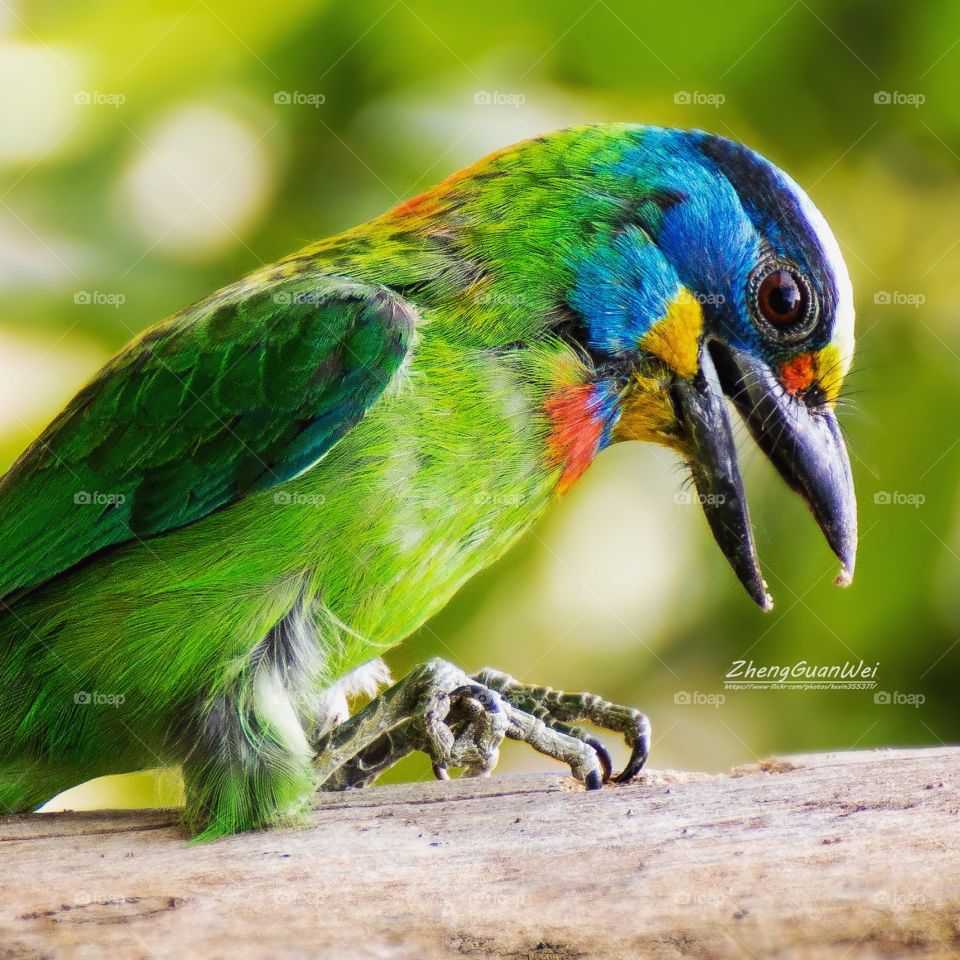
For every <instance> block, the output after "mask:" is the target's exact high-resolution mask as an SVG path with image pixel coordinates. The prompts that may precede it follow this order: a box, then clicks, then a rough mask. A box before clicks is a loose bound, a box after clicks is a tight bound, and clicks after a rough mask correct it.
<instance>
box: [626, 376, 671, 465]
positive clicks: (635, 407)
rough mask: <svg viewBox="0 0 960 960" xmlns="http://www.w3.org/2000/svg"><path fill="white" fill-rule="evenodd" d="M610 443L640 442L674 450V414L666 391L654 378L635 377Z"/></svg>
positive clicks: (664, 386)
mask: <svg viewBox="0 0 960 960" xmlns="http://www.w3.org/2000/svg"><path fill="white" fill-rule="evenodd" d="M613 439H614V441H617V440H641V441H643V442H645V443H659V444H663V445H664V446H668V447H674V448H677V445H678V442H679V438H678V436H677V433H676V414H675V412H674V409H673V404H672V403H671V402H670V395H669V394H668V393H667V387H666V385H665V384H664V383H662V382H661V381H660V380H657V379H655V378H653V377H645V376H642V375H639V374H638V375H637V376H636V377H635V378H634V381H633V383H632V384H631V385H630V392H629V393H628V394H627V396H626V397H625V398H624V400H623V402H622V403H621V408H620V419H619V420H618V421H617V425H616V426H615V427H614V428H613Z"/></svg>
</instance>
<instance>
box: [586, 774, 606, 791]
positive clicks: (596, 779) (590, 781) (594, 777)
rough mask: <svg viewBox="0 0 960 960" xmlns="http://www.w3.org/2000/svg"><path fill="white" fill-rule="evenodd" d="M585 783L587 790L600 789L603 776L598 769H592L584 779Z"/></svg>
mask: <svg viewBox="0 0 960 960" xmlns="http://www.w3.org/2000/svg"><path fill="white" fill-rule="evenodd" d="M583 785H584V787H586V789H587V790H599V789H600V788H601V787H602V786H603V778H602V777H601V776H600V773H599V772H598V771H596V770H591V771H590V772H589V773H588V774H587V776H586V779H585V780H584V781H583Z"/></svg>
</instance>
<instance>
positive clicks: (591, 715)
mask: <svg viewBox="0 0 960 960" xmlns="http://www.w3.org/2000/svg"><path fill="white" fill-rule="evenodd" d="M473 679H474V680H475V681H476V682H477V683H480V684H482V685H483V686H485V687H487V688H488V689H490V690H496V692H497V693H499V694H500V696H501V697H503V699H504V700H506V701H507V702H508V703H510V704H512V705H513V706H514V707H517V708H518V709H520V710H523V711H525V712H527V713H530V714H533V715H534V716H537V717H539V718H540V719H541V720H543V722H544V723H545V724H547V725H548V726H551V727H553V728H554V729H559V730H563V731H564V732H565V733H567V734H569V735H570V736H573V737H576V738H577V739H580V740H583V741H584V742H586V743H589V744H590V745H591V746H593V747H594V749H595V750H597V752H598V754H599V755H600V757H601V762H602V763H603V766H604V781H606V780H608V779H610V775H611V763H610V755H609V754H608V753H607V751H606V748H605V747H604V746H603V745H602V744H601V743H600V742H599V741H597V740H596V739H595V738H594V737H591V736H590V735H589V734H588V733H586V731H583V730H580V729H579V728H578V727H572V726H569V724H572V723H584V722H586V723H591V724H593V726H595V727H599V728H601V729H603V730H611V731H613V732H614V733H619V734H621V735H622V736H623V738H624V740H625V741H626V743H627V746H628V747H630V759H629V760H628V761H627V765H626V767H624V769H623V771H622V772H621V773H620V774H618V775H617V777H616V778H615V781H616V782H617V783H627V782H628V781H630V780H632V779H633V778H634V777H635V776H636V775H637V774H638V773H639V772H640V770H641V768H642V767H643V765H644V764H645V763H646V762H647V756H648V755H649V753H650V737H651V730H650V721H649V720H648V719H647V717H646V716H645V715H644V714H642V713H641V712H640V711H639V710H634V709H633V708H632V707H621V706H620V705H619V704H616V703H610V702H609V701H608V700H603V699H602V698H600V697H598V696H597V695H596V694H593V693H564V692H563V691H562V690H551V689H550V687H535V686H531V685H529V684H525V683H520V682H519V681H518V680H514V679H513V677H511V676H509V675H508V674H506V673H500V672H499V671H498V670H491V669H489V668H487V669H486V670H481V671H480V673H478V674H476V676H475V677H474V678H473Z"/></svg>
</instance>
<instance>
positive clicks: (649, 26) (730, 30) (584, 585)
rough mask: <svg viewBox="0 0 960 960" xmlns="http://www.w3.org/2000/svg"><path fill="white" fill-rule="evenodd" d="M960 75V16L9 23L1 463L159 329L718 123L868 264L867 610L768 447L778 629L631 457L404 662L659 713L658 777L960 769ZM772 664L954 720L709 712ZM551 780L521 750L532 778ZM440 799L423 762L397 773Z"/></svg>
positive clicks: (123, 789) (634, 7)
mask: <svg viewBox="0 0 960 960" xmlns="http://www.w3.org/2000/svg"><path fill="white" fill-rule="evenodd" d="M958 81H960V6H958V5H957V4H956V3H952V2H950V0H930V2H927V3H924V4H922V5H920V4H918V5H907V4H900V3H895V2H892V0H883V2H879V3H878V2H866V0H863V2H853V0H833V2H830V3H827V2H824V0H810V2H805V0H796V2H794V3H784V4H773V3H761V2H743V0H741V2H733V3H728V4H715V3H683V4H664V3H636V2H626V0H597V2H593V3H590V2H586V0H585V2H577V3H571V2H565V0H564V2H558V0H550V2H546V0H533V2H526V3H523V4H517V3H516V2H506V0H488V2H487V3H485V4H482V5H475V6H472V7H471V6H464V5H460V4H451V3H446V2H440V0H428V2H414V0H409V2H407V0H396V2H392V0H373V2H364V3H357V4H347V3H342V4H333V3H327V4H325V3H322V2H317V0H311V2H307V0H274V2H271V3H267V4H265V3H262V2H253V0H241V2H238V0H231V2H227V0H196V2H194V3H190V2H183V3H174V2H169V3H163V2H152V3H144V4H138V5H136V6H130V5H127V4H121V3H118V2H103V0H100V2H97V0H84V2H75V3H68V2H53V0H30V2H29V3H28V2H27V0H20V2H17V0H5V3H4V5H3V7H2V8H0V458H2V461H3V463H4V465H6V464H7V463H9V462H10V461H11V460H12V459H13V458H14V457H15V456H16V454H17V453H18V452H19V451H20V450H21V449H22V448H23V446H24V445H25V444H26V443H27V442H28V441H29V439H30V438H31V437H32V436H34V435H35V434H36V433H37V431H38V430H39V429H40V428H41V427H42V426H43V425H44V424H45V422H46V421H47V420H48V419H49V417H51V416H52V415H53V414H54V413H55V412H56V410H57V409H58V408H59V407H60V405H62V404H63V403H64V402H65V401H66V400H67V399H68V398H69V397H70V395H71V394H72V393H73V392H74V391H75V390H76V389H77V388H78V387H79V386H80V385H81V384H82V382H83V381H84V380H85V378H86V377H88V376H89V375H90V374H91V373H92V372H93V371H94V370H95V369H96V368H97V367H98V366H99V365H100V363H102V362H103V361H104V360H105V359H106V358H107V357H108V356H109V355H110V353H112V352H113V351H114V350H115V349H117V348H118V347H120V346H121V345H122V344H123V343H124V342H125V341H126V340H128V339H129V338H130V337H131V336H132V335H133V334H134V333H136V332H138V331H140V330H142V329H143V328H145V327H146V326H148V325H150V324H152V323H153V322H155V321H157V320H159V319H161V318H162V317H163V316H165V315H166V314H169V313H171V312H173V311H175V310H177V309H179V308H180V307H183V306H184V305H186V304H188V303H190V302H191V301H193V300H195V299H197V298H198V297H200V296H202V295H203V294H205V293H207V292H208V291H210V290H211V289H213V288H215V287H218V286H220V285H222V284H225V283H227V282H229V281H231V280H233V279H235V278H236V277H238V276H239V275H241V274H243V273H245V272H246V271H249V270H251V269H252V268H254V267H256V266H257V265H259V264H260V263H262V262H266V261H270V260H272V259H274V258H276V257H278V256H280V255H282V254H284V253H287V252H289V251H290V250H292V249H294V248H296V247H297V246H299V245H301V244H302V243H305V242H307V241H309V240H311V239H315V238H318V237H321V236H324V235H327V234H330V233H332V232H335V231H338V230H340V229H343V228H345V227H348V226H350V225H352V224H354V223H356V222H358V221H362V220H365V219H367V218H369V217H371V216H373V215H375V214H377V213H379V212H381V211H383V210H384V209H386V208H388V207H389V206H391V205H393V204H394V203H395V202H397V201H398V200H399V199H401V198H403V197H406V196H409V195H411V194H414V193H416V192H418V191H419V190H421V189H424V188H425V187H427V186H429V185H430V184H432V183H434V182H436V181H437V180H439V179H441V178H442V177H443V176H445V175H447V174H449V173H451V172H452V171H454V170H456V169H458V168H460V167H462V166H464V165H466V164H468V163H470V162H471V161H473V160H475V159H477V158H478V157H480V156H481V155H483V154H484V153H486V152H489V151H490V150H493V149H495V148H497V147H500V146H503V145H505V144H508V143H511V142H513V141H516V140H518V139H521V138H523V137H525V136H528V135H533V134H537V133H540V132H543V131H545V130H549V129H552V128H556V127H559V126H564V125H567V124H572V123H579V122H585V121H600V120H636V121H644V122H650V123H658V124H665V125H674V126H698V127H703V128H706V129H709V130H712V131H715V132H717V133H721V134H725V135H728V136H732V137H735V138H737V139H739V140H743V141H745V142H746V143H748V144H750V145H752V146H754V147H756V148H757V149H759V150H761V151H762V152H764V153H766V154H767V155H768V156H769V157H771V158H772V159H773V160H774V161H775V162H777V163H779V164H780V165H781V166H782V167H784V168H785V169H786V170H788V171H789V172H790V173H791V174H792V175H793V176H794V177H795V178H796V179H797V180H798V181H799V182H800V183H802V184H804V185H805V186H806V187H807V188H808V190H809V191H810V193H811V195H812V196H813V198H814V200H815V202H816V203H817V204H818V206H819V207H820V208H821V209H822V210H823V212H824V213H825V215H826V216H827V218H828V220H829V221H830V222H831V224H832V225H833V227H834V229H835V232H836V233H837V236H838V239H839V241H840V244H841V247H842V248H843V250H844V253H845V255H846V257H847V259H848V263H849V267H850V271H851V274H852V276H853V281H854V287H855V290H856V292H857V308H858V337H859V349H858V356H857V361H856V367H855V371H854V373H853V375H852V377H851V378H850V381H849V389H848V391H847V392H848V393H849V398H848V403H849V405H848V406H847V407H846V408H845V410H844V413H843V422H844V425H845V429H846V431H847V434H848V436H849V440H850V444H851V449H852V452H853V458H854V471H855V475H856V479H857V483H858V489H859V495H860V504H861V529H862V547H861V560H860V566H859V570H858V573H857V578H856V582H855V584H854V585H853V586H852V587H851V588H850V589H849V590H845V591H841V590H837V589H836V588H834V587H832V586H831V580H832V578H833V576H834V574H835V573H836V564H835V562H834V561H833V560H832V559H831V557H830V555H829V553H828V551H827V549H826V547H825V546H824V544H823V543H822V540H821V538H820V537H819V535H818V533H817V531H816V529H815V527H814V525H813V523H812V521H811V520H810V519H809V517H808V516H807V515H806V513H805V511H804V508H803V507H802V505H801V504H800V503H799V502H797V500H796V499H795V498H794V497H792V496H791V495H790V494H789V493H788V492H787V491H786V490H785V489H784V488H783V486H782V484H781V483H779V482H778V480H777V479H776V477H774V476H773V474H772V472H771V470H770V469H769V468H768V467H767V465H766V464H765V463H764V462H763V461H762V458H761V457H759V456H757V455H756V453H755V451H754V450H753V449H752V448H751V445H750V444H749V443H748V442H745V443H744V444H743V463H744V467H745V473H746V480H747V485H748V490H749V493H750V497H751V504H752V507H753V511H754V515H755V524H756V529H757V534H758V540H759V546H760V552H761V558H762V560H763V563H764V567H765V571H766V572H767V575H768V579H769V581H770V585H771V588H772V591H773V594H774V597H775V600H776V602H777V607H776V609H775V610H774V612H773V613H772V614H769V615H763V614H761V613H759V612H758V611H757V610H755V609H754V608H753V607H752V606H751V604H750V602H749V601H748V600H747V598H746V596H745V595H744V594H743V592H742V591H741V590H740V588H739V587H737V585H736V584H735V582H734V580H733V578H732V576H731V574H730V573H729V571H728V570H727V569H726V567H725V564H724V562H723V560H722V559H721V557H720V556H719V554H718V552H717V550H716V548H715V547H714V546H713V544H712V542H711V540H710V537H709V535H708V532H707V530H706V526H705V523H704V522H703V520H702V518H701V517H700V515H699V510H698V508H697V507H696V505H694V504H689V503H684V502H682V501H683V497H680V498H677V497H675V491H676V490H677V489H678V488H679V485H680V483H681V480H682V476H681V474H680V473H679V471H678V470H677V468H676V466H675V464H674V463H673V461H672V459H671V457H670V456H669V455H667V454H666V453H665V452H663V451H660V450H655V449H653V448H649V447H643V446H639V445H624V446H622V447H620V448H617V449H612V450H609V451H607V452H605V453H604V454H603V455H602V456H601V457H600V458H599V460H598V462H597V463H596V464H595V465H594V467H593V468H592V469H591V471H590V473H589V474H588V475H587V477H586V478H585V479H584V480H583V481H582V482H581V484H579V485H578V487H577V488H575V489H574V491H573V492H572V493H571V494H570V495H569V496H568V497H567V498H566V499H565V500H564V501H563V502H562V503H559V504H558V505H557V506H556V508H555V509H554V510H553V511H552V512H551V513H550V514H549V515H548V516H547V517H546V518H545V519H544V521H543V522H542V523H540V524H538V526H537V527H536V529H535V530H534V532H533V533H532V534H531V535H530V536H529V537H527V538H526V539H525V541H524V542H523V543H522V544H521V545H520V546H519V547H518V548H517V549H516V550H514V551H513V552H512V553H511V554H510V555H509V556H507V557H506V558H504V560H503V561H502V562H501V563H500V564H498V565H497V566H496V567H495V568H494V569H491V570H489V571H488V572H486V573H485V574H483V575H481V576H480V577H478V578H477V579H476V580H474V581H473V582H472V583H470V584H469V585H468V586H467V588H466V589H464V590H463V592H462V593H461V594H460V596H459V597H458V598H457V599H456V600H455V601H454V602H453V603H452V604H451V605H450V606H449V607H448V608H447V609H446V610H445V611H444V612H443V613H442V614H441V615H440V616H439V617H437V618H436V619H435V620H434V621H433V622H432V623H431V624H429V625H428V626H427V627H426V628H425V629H424V630H422V631H421V633H420V634H419V635H418V636H416V637H413V638H412V639H411V640H410V641H409V642H408V643H407V644H406V645H405V646H404V647H402V648H401V649H399V650H397V651H395V653H394V655H393V656H392V666H393V668H394V670H395V672H396V673H402V672H403V671H404V670H406V669H407V668H408V667H409V666H410V665H411V664H412V663H414V662H416V661H417V660H420V659H423V658H425V657H427V656H431V655H436V654H440V655H443V656H446V657H448V658H450V659H453V660H456V661H458V662H460V663H462V664H463V665H465V666H467V667H479V666H481V665H484V664H488V663H489V664H492V665H496V666H498V667H500V668H502V669H505V670H507V671H509V672H511V673H513V674H515V675H518V676H521V677H523V678H527V679H532V680H537V681H539V682H543V683H548V684H551V685H553V686H558V687H565V688H574V689H579V688H586V689H592V690H594V691H597V692H601V693H603V694H605V695H607V696H609V697H610V698H612V699H616V700H619V701H623V702H629V703H632V704H636V705H639V706H642V707H643V708H644V709H645V710H647V711H648V712H649V713H650V715H651V716H652V718H653V722H654V730H655V734H656V742H655V753H654V760H653V762H654V763H655V764H656V765H658V766H665V765H677V766H681V765H682V766H685V767H705V768H707V769H720V768H722V767H725V766H727V765H730V764H733V763H738V762H744V761H750V760H753V759H755V758H757V757H759V756H763V755H766V754H769V753H772V752H780V753H783V752H789V751H802V750H828V749H845V748H851V747H855V746H856V747H871V746H879V745H891V746H893V745H906V744H937V743H940V742H951V741H956V740H957V739H958V735H960V714H958V711H957V710H956V706H955V700H956V691H957V681H956V676H957V671H958V668H960V592H958V586H960V584H958V577H957V574H958V570H960V496H958V494H960V490H958V483H957V477H958V466H960V405H958V387H960V320H958V312H957V307H956V277H957V274H958V267H960V216H958V214H960V176H958V169H960V111H958V110H957V90H958V89H960V82H958ZM284 94H286V95H288V96H284ZM284 100H289V101H291V102H283V101H284ZM878 100H879V101H881V102H877V101H878ZM884 100H886V101H889V102H882V101H884ZM684 101H690V102H684ZM85 299H86V300H89V301H91V302H87V303H85V302H82V301H84V300H85ZM78 301H80V302H78ZM885 498H886V499H887V500H890V501H893V502H889V503H885V502H883V500H884V499H885ZM903 501H910V502H903ZM743 657H746V658H753V659H754V660H755V661H756V662H757V663H758V664H759V663H764V664H766V663H769V664H786V665H789V664H793V663H795V662H797V661H798V660H807V661H810V662H817V663H827V664H829V663H842V662H843V661H846V660H853V661H858V660H860V659H863V660H864V661H866V662H867V663H868V664H871V665H872V664H875V663H877V664H879V666H878V672H877V676H878V689H879V690H883V691H888V692H894V691H897V692H900V693H906V694H922V696H923V698H924V702H923V703H922V704H921V705H920V706H906V705H896V704H891V705H885V704H877V703H875V701H874V694H873V693H872V692H869V691H820V692H812V691H811V692H800V691H788V692H787V691H760V692H733V691H727V692H726V693H725V701H724V702H723V703H722V704H720V705H706V704H701V705H695V704H694V705H689V704H684V703H682V702H677V701H678V700H682V699H683V698H682V696H681V697H678V694H682V693H684V692H686V693H690V694H701V695H704V696H710V695H715V694H723V693H724V692H725V691H724V688H723V676H724V674H725V672H726V671H727V670H728V668H729V666H730V664H731V662H732V661H733V660H735V659H739V658H743ZM544 766H545V765H544V763H543V762H542V761H541V760H540V759H538V758H536V757H534V756H533V755H532V754H530V753H529V752H526V751H518V750H515V749H509V750H506V751H505V760H504V767H505V768H506V769H514V770H516V769H540V768H544ZM424 772H425V770H424V766H423V764H422V763H420V762H418V761H412V762H411V763H409V764H407V765H405V766H404V767H403V768H402V769H400V770H398V771H395V773H394V776H403V777H409V776H419V775H423V774H424ZM176 789H177V788H176V781H175V778H171V777H170V776H167V777H165V778H162V779H161V780H159V781H158V780H157V779H156V778H155V777H152V776H147V777H144V776H141V777H136V778H128V779H126V780H125V781H124V782H122V783H118V782H117V781H113V782H111V783H108V784H103V783H100V784H98V785H96V786H95V787H93V788H91V787H87V788H84V790H83V791H80V792H76V791H75V792H73V793H72V794H71V795H70V796H69V797H68V798H66V799H65V800H62V801H61V803H66V804H68V805H72V806H78V805H96V804H101V803H127V804H137V803H153V802H158V801H162V800H168V799H170V798H171V797H175V795H176Z"/></svg>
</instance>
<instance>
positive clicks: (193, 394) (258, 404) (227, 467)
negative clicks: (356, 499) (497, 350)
mask: <svg viewBox="0 0 960 960" xmlns="http://www.w3.org/2000/svg"><path fill="white" fill-rule="evenodd" d="M414 319H415V310H414V308H413V307H412V306H411V305H410V304H409V303H407V302H406V301H405V300H403V299H402V298H400V297H399V296H398V295H396V294H394V293H392V292H391V291H389V290H387V289H386V288H383V287H376V286H370V285H366V284H360V283H354V282H351V281H348V280H343V279H340V278H330V277H325V276H318V275H316V274H315V275H313V276H311V275H309V274H300V275H298V276H296V277H294V278H290V279H282V280H279V281H274V282H269V283H267V284H260V285H255V284H253V283H246V284H244V283H241V284H238V285H236V286H234V287H229V288H227V289H225V290H224V291H221V292H220V293H219V294H216V295H214V297H212V298H210V299H209V300H206V301H203V302H201V303H200V304H198V305H197V306H195V307H193V308H190V309H189V310H187V311H184V312H183V313H181V314H178V315H177V316H175V317H173V318H171V319H170V320H167V321H165V322H163V323H161V324H160V325H159V326H157V327H154V328H153V329H152V330H149V331H147V333H145V334H144V335H143V336H142V337H140V338H139V339H138V340H135V341H133V342H132V343H131V344H130V345H129V346H128V347H127V348H126V349H125V350H124V351H123V352H122V353H120V354H118V356H117V357H115V358H114V360H112V361H111V362H110V363H109V364H108V365H107V366H106V367H105V368H104V369H103V370H102V371H101V372H100V374H99V375H98V376H97V377H96V378H95V379H94V380H93V382H92V383H90V384H89V385H88V386H87V387H85V388H84V389H83V390H82V391H81V392H80V393H79V394H77V396H76V397H75V398H74V399H73V401H72V402H71V403H70V405H69V406H68V407H67V408H66V410H64V412H63V413H62V414H61V415H60V416H59V417H58V418H57V419H56V420H55V421H54V422H53V423H52V424H51V425H50V426H49V427H48V428H47V430H46V431H45V432H44V433H43V434H42V435H41V436H40V437H39V438H38V439H37V440H36V441H35V442H34V443H33V444H32V445H31V446H30V448H29V449H28V450H27V451H26V452H25V453H24V454H23V456H22V457H21V458H20V459H19V460H18V461H17V463H16V464H14V466H13V467H12V468H11V469H10V471H9V472H8V473H7V474H6V476H4V477H3V478H2V479H0V598H3V597H9V595H10V594H11V593H13V592H14V591H19V590H22V589H25V588H30V587H33V586H36V585H38V584H40V583H43V582H45V581H47V580H49V579H50V578H52V577H55V576H56V575H57V574H59V573H62V572H63V571H65V570H67V569H69V568H70V567H72V566H74V565H75V564H77V563H80V562H81V561H83V560H85V559H87V558H88V557H91V556H93V555H94V554H96V553H98V552H99V551H101V550H104V549H106V548H108V547H113V546H116V545H118V544H122V543H125V542H127V541H130V540H133V539H140V540H143V539H146V538H148V537H152V536H156V535H157V534H160V533H163V532H165V531H167V530H173V529H176V528H177V527H182V526H184V525H186V524H189V523H193V522H194V521H196V520H199V519H201V518H202V517H205V516H207V515H208V514H210V513H212V512H213V511H215V510H219V509H222V508H224V507H226V506H229V505H230V504H232V503H235V502H236V501H238V500H241V499H243V498H244V497H246V496H248V495H250V494H253V493H258V492H260V491H263V490H268V489H269V488H271V487H274V486H276V485H277V484H281V483H284V482H286V481H288V480H290V479H292V478H293V477H296V476H297V475H299V474H301V473H303V472H304V471H305V470H308V469H309V468H310V467H312V466H313V465H314V464H315V463H317V461H318V460H320V459H321V458H322V457H323V455H324V454H325V453H326V452H327V451H328V450H329V449H330V448H331V447H332V446H333V444H335V443H336V442H337V441H338V440H339V439H340V438H341V437H342V436H343V435H344V434H345V433H347V431H349V430H350V429H351V427H353V426H354V425H355V424H356V423H357V422H358V421H359V420H360V419H361V417H363V415H364V413H365V412H366V411H367V410H368V409H369V408H370V406H371V405H372V404H373V403H374V402H375V401H376V400H377V399H378V398H379V396H380V395H381V393H382V392H383V390H384V389H385V388H386V386H387V384H388V383H390V381H391V380H392V379H393V377H394V376H395V374H396V373H397V371H398V369H399V368H400V366H401V365H402V363H403V360H404V358H405V356H406V354H407V351H408V348H409V345H410V340H411V336H412V331H413V324H414Z"/></svg>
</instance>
